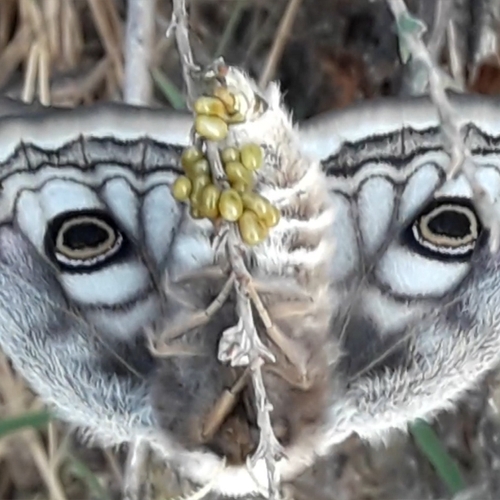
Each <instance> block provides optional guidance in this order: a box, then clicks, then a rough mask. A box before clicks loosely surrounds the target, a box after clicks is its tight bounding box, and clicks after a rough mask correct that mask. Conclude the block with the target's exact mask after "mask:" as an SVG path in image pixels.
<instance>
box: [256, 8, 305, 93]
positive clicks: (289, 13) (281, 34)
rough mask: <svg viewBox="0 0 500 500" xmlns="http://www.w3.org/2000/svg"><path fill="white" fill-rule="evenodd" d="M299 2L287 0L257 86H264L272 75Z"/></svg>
mask: <svg viewBox="0 0 500 500" xmlns="http://www.w3.org/2000/svg"><path fill="white" fill-rule="evenodd" d="M301 2H302V0H289V2H288V5H287V8H286V11H285V14H284V15H283V18H282V19H281V22H280V25H279V28H278V31H277V33H276V37H275V38H274V43H273V46H272V48H271V52H270V53H269V56H268V57H267V61H266V65H265V66H264V70H263V71H262V74H261V75H260V79H259V86H260V87H261V88H264V87H266V86H267V84H268V83H269V82H270V81H271V80H272V78H273V76H274V73H275V71H276V66H277V65H278V62H279V60H280V59H281V55H282V54H283V50H284V48H285V45H286V41H287V39H288V35H289V34H290V31H291V30H292V26H293V21H294V20H295V16H296V15H297V12H298V10H299V7H300V4H301Z"/></svg>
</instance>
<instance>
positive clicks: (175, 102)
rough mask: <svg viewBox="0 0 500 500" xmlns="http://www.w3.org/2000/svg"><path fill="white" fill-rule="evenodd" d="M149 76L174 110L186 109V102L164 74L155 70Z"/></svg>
mask: <svg viewBox="0 0 500 500" xmlns="http://www.w3.org/2000/svg"><path fill="white" fill-rule="evenodd" d="M151 76H152V77H153V80H154V82H155V84H156V86H157V87H158V88H159V89H160V92H161V93H162V94H163V95H164V97H165V99H167V101H168V102H169V103H170V105H171V106H172V107H173V108H174V109H176V110H184V109H187V106H186V100H185V99H184V96H183V95H182V92H180V91H179V89H178V88H177V87H176V86H175V85H174V84H173V83H172V82H171V81H170V78H168V76H167V75H166V74H165V73H163V72H162V71H160V70H159V69H157V68H155V69H153V70H152V71H151Z"/></svg>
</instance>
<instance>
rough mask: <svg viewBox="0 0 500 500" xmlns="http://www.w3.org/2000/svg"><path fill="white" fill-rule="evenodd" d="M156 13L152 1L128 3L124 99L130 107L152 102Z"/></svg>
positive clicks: (142, 0) (131, 0) (135, 0)
mask: <svg viewBox="0 0 500 500" xmlns="http://www.w3.org/2000/svg"><path fill="white" fill-rule="evenodd" d="M155 11H156V1H155V0H128V9H127V28H126V35H125V81H124V84H123V98H124V101H125V102H126V103H129V104H135V105H144V106H146V105H148V104H149V103H150V101H151V94H152V88H153V86H152V82H151V75H150V65H151V58H152V54H153V40H154V32H155Z"/></svg>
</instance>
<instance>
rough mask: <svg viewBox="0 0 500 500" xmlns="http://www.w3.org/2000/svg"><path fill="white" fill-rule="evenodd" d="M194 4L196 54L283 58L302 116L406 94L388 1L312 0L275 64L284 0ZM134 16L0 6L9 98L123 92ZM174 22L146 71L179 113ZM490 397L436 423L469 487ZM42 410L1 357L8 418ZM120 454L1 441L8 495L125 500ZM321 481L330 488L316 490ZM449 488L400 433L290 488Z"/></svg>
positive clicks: (487, 390) (488, 448)
mask: <svg viewBox="0 0 500 500" xmlns="http://www.w3.org/2000/svg"><path fill="white" fill-rule="evenodd" d="M415 3H416V0H415V1H414V2H409V4H410V5H411V4H415ZM417 3H418V2H417ZM192 4H193V5H192V9H191V29H192V38H193V43H194V48H195V54H196V55H197V57H198V58H199V59H200V60H202V61H203V60H210V59H211V58H212V57H214V55H216V54H222V55H223V56H224V57H225V59H226V61H228V62H229V63H233V64H240V65H243V66H244V67H245V68H247V69H248V70H249V71H250V73H251V74H252V75H253V76H255V77H256V78H259V77H260V76H261V75H262V73H263V71H264V68H266V66H267V65H268V64H269V63H274V66H275V71H274V73H273V74H272V77H273V78H278V79H279V80H280V81H281V83H282V86H283V87H284V89H285V90H286V99H287V102H288V104H289V106H290V107H291V108H292V110H293V111H294V114H295V116H296V118H298V119H304V118H307V117H310V116H313V115H314V114H317V113H319V112H323V111H327V110H330V109H334V108H341V107H344V106H347V105H349V104H351V103H352V102H354V101H356V100H360V99H370V98H373V97H376V96H380V95H387V94H395V93H396V92H397V91H398V89H399V86H400V83H401V78H402V71H401V66H400V64H399V62H398V58H397V41H396V38H395V36H394V33H393V32H392V31H391V30H390V29H388V27H389V26H390V25H391V22H392V21H391V16H390V14H389V12H388V11H387V9H386V8H385V5H384V4H383V3H381V2H373V3H370V2H368V1H367V0H303V1H302V2H301V6H300V8H299V10H298V13H297V15H296V18H295V20H294V23H293V29H288V30H287V33H286V34H287V37H286V39H283V40H281V41H283V42H284V51H283V53H282V54H281V55H280V54H279V53H278V54H277V55H275V56H272V57H274V61H273V60H269V58H270V54H272V53H273V50H272V49H273V47H274V46H275V44H277V43H280V40H279V38H278V36H277V33H278V32H279V25H280V22H281V20H282V18H283V15H284V12H285V10H286V8H287V5H288V0H274V1H266V0H226V1H225V0H197V1H193V2H192ZM125 13H126V6H125V2H124V1H123V0H0V94H7V95H9V96H11V97H15V98H20V99H23V100H25V101H28V102H29V101H32V100H40V101H41V102H42V103H43V104H51V105H57V106H68V107H74V106H78V105H87V104H90V103H92V102H96V101H102V100H121V99H122V94H123V85H124V51H123V41H124V36H125V27H124V19H125ZM169 19H170V1H168V0H158V2H157V15H156V33H155V43H154V49H153V54H152V61H153V63H152V68H151V70H152V74H153V75H154V79H155V82H157V83H156V84H155V90H154V97H153V99H152V102H151V103H150V104H151V105H155V106H165V107H178V106H179V105H180V102H179V101H178V99H176V95H177V94H178V93H179V92H181V91H182V77H181V74H180V71H179V61H178V56H177V52H176V49H175V44H174V43H173V41H172V40H171V39H167V38H166V37H165V36H164V33H165V30H166V28H167V27H168V24H169ZM289 28H290V27H289ZM271 66H272V64H271ZM158 82H163V83H165V82H167V83H168V84H169V86H170V88H173V89H174V91H173V92H170V93H169V96H166V95H165V92H164V91H162V90H161V86H160V85H159V84H158ZM472 89H473V90H475V91H478V92H483V93H498V91H499V90H500V73H499V70H498V68H497V67H496V66H495V65H488V66H486V65H485V66H484V67H483V68H481V71H480V72H479V77H478V79H477V80H476V81H475V82H474V83H473V84H472ZM492 394H493V392H492V390H491V385H486V386H485V387H484V388H481V389H480V390H479V391H478V394H477V395H475V396H474V397H471V399H470V401H469V402H468V404H467V405H464V406H463V408H461V409H460V411H459V412H457V414H456V415H444V416H443V417H442V418H441V419H439V421H438V422H437V423H436V426H435V428H436V430H437V431H438V433H439V435H440V436H441V438H442V440H443V441H444V443H445V444H446V446H447V449H448V451H449V452H450V453H451V454H452V455H453V456H454V457H455V458H456V459H457V460H458V462H459V464H460V466H461V468H462V472H463V474H464V476H465V478H466V479H467V481H468V483H469V484H473V483H477V482H478V481H480V480H483V479H486V480H489V481H490V483H491V482H494V481H495V476H497V475H498V474H497V471H498V468H499V463H498V462H499V459H500V448H499V446H500V426H499V424H498V418H497V412H496V411H494V409H493V404H494V401H495V398H494V397H490V396H491V395H492ZM493 396H494V394H493ZM41 406H42V405H41V403H40V401H39V400H38V399H37V398H36V397H34V396H33V395H32V394H31V392H30V391H29V390H28V389H27V388H26V387H25V385H24V384H23V382H22V380H21V379H20V378H19V377H17V376H16V375H15V374H14V373H13V372H12V370H11V368H10V366H9V364H8V362H7V361H6V360H5V359H4V358H2V359H0V419H2V418H7V417H12V416H18V415H21V414H24V413H25V412H28V411H34V410H36V409H40V408H41ZM487 436H488V437H487ZM123 458H124V456H123V450H121V451H120V450H118V451H117V450H114V451H110V450H104V451H103V450H97V449H89V448H86V447H84V446H81V445H79V444H78V442H77V441H76V440H75V438H73V437H72V436H71V435H70V433H69V431H68V429H67V428H66V427H65V426H64V425H61V424H59V423H53V424H50V426H49V427H48V428H47V429H45V430H43V431H35V430H28V431H22V432H18V433H15V434H13V435H11V436H9V437H7V438H3V439H2V440H0V498H1V499H4V498H16V499H31V500H34V499H40V500H42V499H45V498H51V499H53V500H64V499H90V498H95V499H108V498H109V499H112V498H119V492H120V488H121V484H122V479H123V477H122V474H123ZM168 474H169V473H168V472H165V471H163V470H162V467H161V466H152V467H151V473H150V481H151V483H152V485H153V487H152V490H151V495H152V498H169V497H170V496H171V495H172V494H177V493H178V492H179V490H178V489H176V488H177V487H176V486H175V485H176V484H177V482H176V481H174V478H173V476H168ZM321 481H323V483H324V484H325V485H326V486H325V488H322V489H320V488H318V487H317V484H321ZM333 484H336V488H335V490H332V488H331V486H332V485H333ZM155 485H156V487H155ZM165 485H169V488H167V487H166V486H165ZM497 491H498V490H497ZM445 496H446V489H445V488H444V485H443V484H442V482H440V480H439V478H438V477H437V475H436V473H435V472H434V470H433V469H432V467H431V466H430V464H429V463H428V462H427V460H426V459H425V457H424V456H423V455H422V453H421V452H420V451H419V450H418V448H417V447H416V446H415V444H414V443H413V442H412V441H411V439H409V438H407V437H403V436H395V438H394V439H393V441H392V442H391V443H390V444H389V445H388V446H387V447H385V448H384V449H383V450H373V449H370V448H368V447H367V446H364V445H363V444H362V443H360V442H359V440H356V439H355V438H353V439H352V440H350V441H349V442H348V443H346V444H345V445H344V446H343V447H341V449H340V450H339V452H338V454H337V455H336V456H335V457H334V458H332V459H330V460H328V461H327V462H325V463H323V464H318V466H317V467H316V468H315V470H314V471H312V472H309V473H307V474H305V475H304V477H302V478H300V480H298V481H297V482H296V485H295V487H294V488H293V497H294V498H296V499H297V500H300V499H317V500H322V499H332V500H333V499H335V500H340V499H379V498H380V499H382V498H384V499H389V498H415V499H417V498H439V497H442V498H444V497H445Z"/></svg>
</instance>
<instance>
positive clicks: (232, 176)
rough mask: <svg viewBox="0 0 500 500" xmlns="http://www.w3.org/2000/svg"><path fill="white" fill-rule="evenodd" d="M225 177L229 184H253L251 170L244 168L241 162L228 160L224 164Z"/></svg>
mask: <svg viewBox="0 0 500 500" xmlns="http://www.w3.org/2000/svg"><path fill="white" fill-rule="evenodd" d="M224 168H225V170H226V175H227V178H228V179H229V182H230V183H231V184H233V183H236V182H241V183H243V184H245V185H247V186H251V185H252V184H253V176H252V172H250V171H249V170H248V169H246V168H245V167H244V166H243V164H242V163H239V162H237V161H230V162H228V163H226V165H225V166H224Z"/></svg>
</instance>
